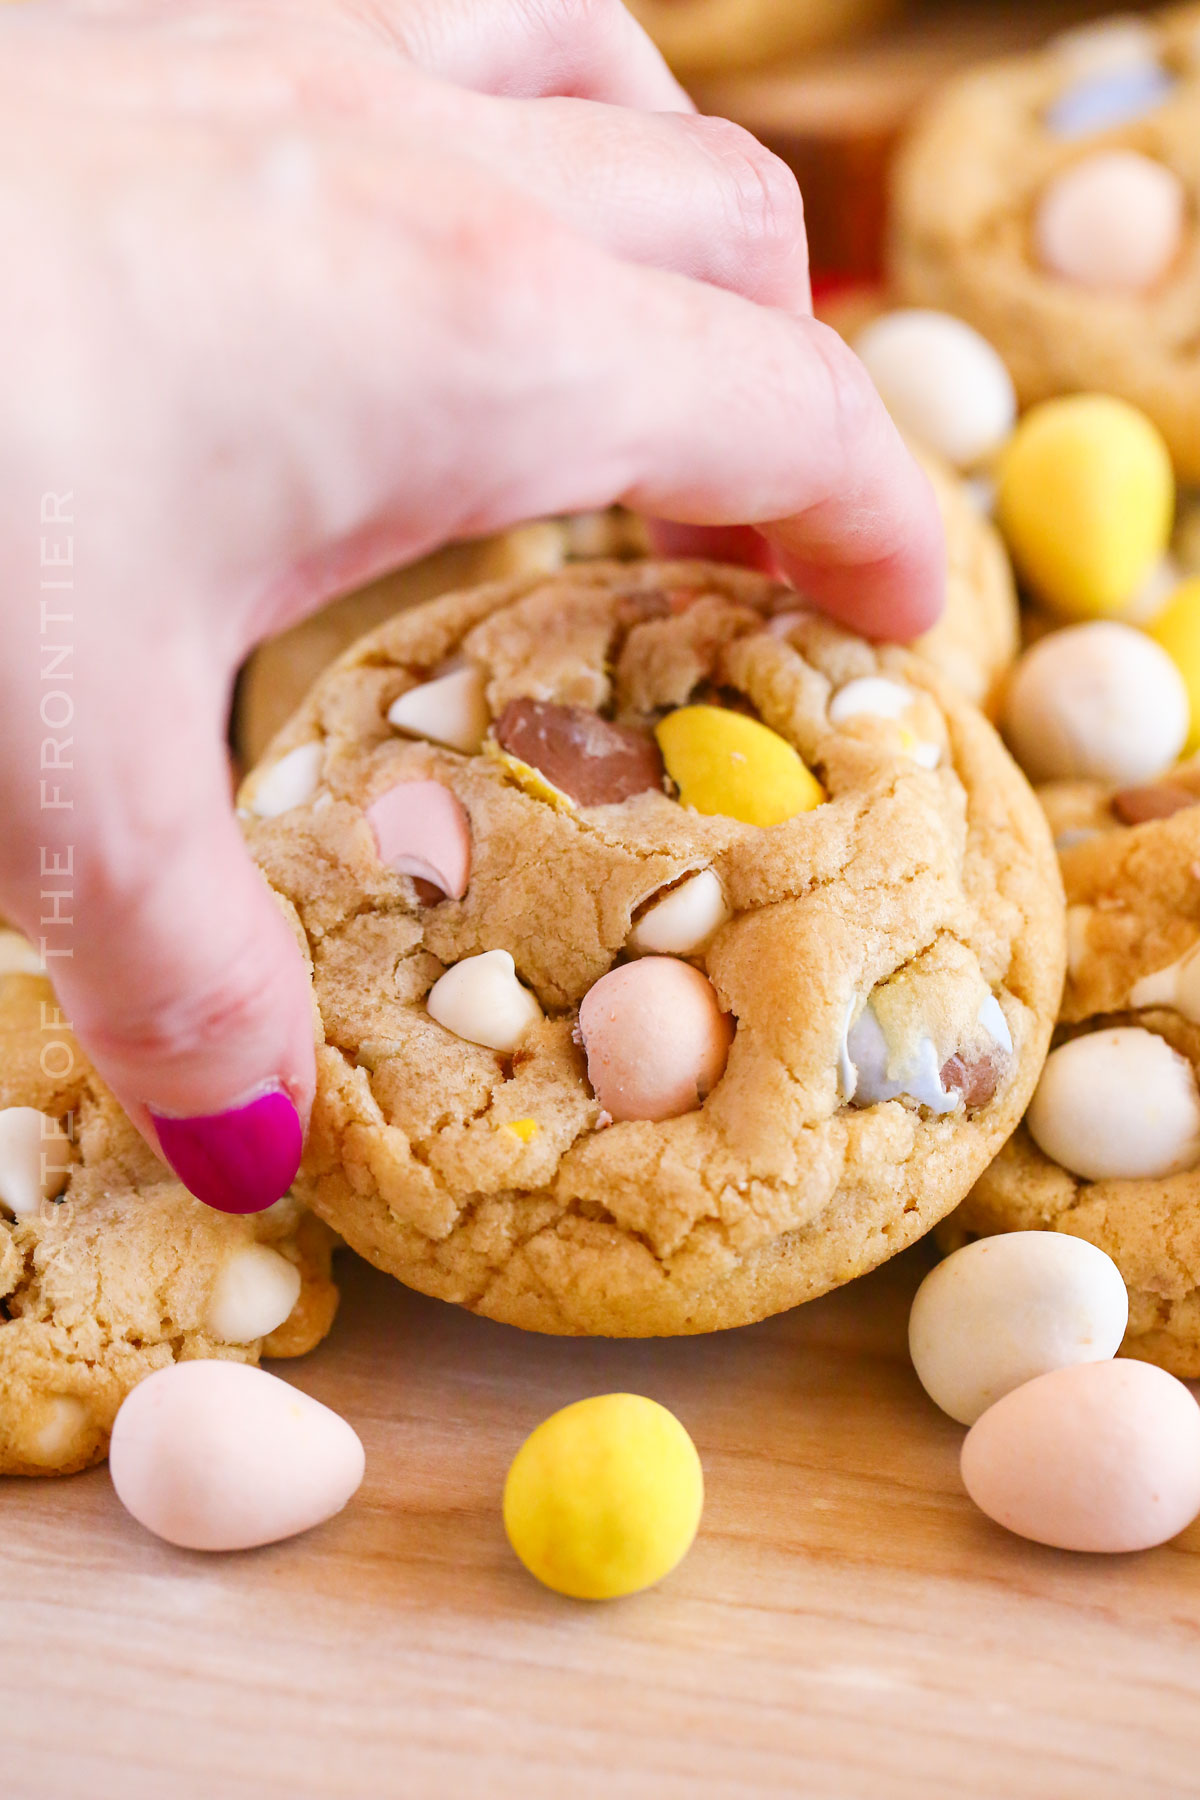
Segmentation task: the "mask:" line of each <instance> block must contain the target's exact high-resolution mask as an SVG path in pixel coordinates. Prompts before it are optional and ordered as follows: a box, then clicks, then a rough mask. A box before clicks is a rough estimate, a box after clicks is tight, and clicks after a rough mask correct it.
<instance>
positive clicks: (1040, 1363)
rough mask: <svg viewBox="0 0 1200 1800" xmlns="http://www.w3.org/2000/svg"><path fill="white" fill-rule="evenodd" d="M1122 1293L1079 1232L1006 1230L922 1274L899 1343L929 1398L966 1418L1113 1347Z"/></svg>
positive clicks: (1121, 1320) (1119, 1331) (1109, 1263)
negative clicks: (1072, 1234)
mask: <svg viewBox="0 0 1200 1800" xmlns="http://www.w3.org/2000/svg"><path fill="white" fill-rule="evenodd" d="M1128 1319H1129V1296H1128V1294H1127V1293H1126V1290H1125V1283H1124V1281H1123V1280H1122V1279H1121V1273H1120V1270H1119V1269H1118V1268H1117V1266H1116V1264H1115V1263H1114V1262H1113V1260H1112V1258H1111V1257H1109V1256H1106V1255H1105V1253H1104V1251H1103V1250H1100V1249H1098V1248H1097V1247H1096V1245H1095V1244H1089V1243H1088V1242H1087V1240H1086V1239H1085V1238H1077V1237H1069V1236H1066V1235H1065V1234H1063V1233H1061V1232H1053V1231H1012V1232H1006V1233H1004V1234H1003V1235H1001V1236H999V1237H988V1238H979V1239H977V1241H976V1242H975V1243H973V1244H964V1245H963V1247H962V1249H961V1250H956V1251H954V1253H953V1255H951V1256H948V1257H947V1258H946V1260H945V1261H944V1262H941V1263H939V1264H938V1266H937V1268H936V1269H932V1270H931V1271H930V1272H929V1274H928V1275H927V1276H926V1277H925V1279H924V1281H923V1282H922V1283H921V1285H920V1287H919V1288H918V1289H917V1293H916V1298H915V1299H914V1300H913V1304H912V1311H911V1313H910V1314H909V1321H908V1348H909V1354H910V1355H911V1357H912V1360H913V1367H914V1368H915V1369H916V1372H917V1378H918V1380H919V1381H920V1383H921V1386H922V1387H923V1388H924V1389H925V1392H926V1393H927V1394H928V1395H929V1397H930V1399H931V1400H933V1401H934V1402H935V1404H936V1405H938V1406H940V1407H941V1409H942V1411H943V1412H945V1413H949V1415H950V1417H951V1418H952V1419H957V1420H958V1421H959V1422H960V1424H963V1425H973V1424H974V1423H975V1421H976V1419H978V1418H979V1417H980V1416H981V1415H982V1414H983V1413H985V1412H986V1411H987V1409H988V1407H989V1406H993V1405H994V1404H995V1402H996V1401H997V1400H1000V1399H1002V1398H1003V1396H1004V1395H1005V1394H1008V1393H1011V1392H1012V1390H1013V1389H1014V1388H1017V1387H1020V1386H1021V1384H1022V1383H1023V1382H1026V1381H1032V1380H1033V1378H1034V1377H1035V1376H1037V1375H1045V1374H1046V1373H1048V1371H1049V1370H1051V1369H1062V1368H1067V1367H1069V1366H1070V1365H1071V1364H1073V1363H1080V1362H1100V1361H1103V1360H1104V1359H1106V1358H1108V1357H1112V1356H1115V1355H1116V1353H1117V1350H1118V1349H1119V1347H1120V1344H1121V1339H1122V1338H1123V1337H1124V1335H1125V1327H1126V1324H1127V1323H1128Z"/></svg>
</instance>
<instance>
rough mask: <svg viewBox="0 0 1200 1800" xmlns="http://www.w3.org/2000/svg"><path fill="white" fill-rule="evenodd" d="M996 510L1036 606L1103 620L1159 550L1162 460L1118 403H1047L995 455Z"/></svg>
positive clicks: (1166, 534) (1158, 446)
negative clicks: (1036, 601)
mask: <svg viewBox="0 0 1200 1800" xmlns="http://www.w3.org/2000/svg"><path fill="white" fill-rule="evenodd" d="M996 506H997V517H998V518H999V520H1000V525H1001V529H1002V530H1003V532H1004V535H1005V537H1006V538H1007V539H1008V544H1009V548H1010V550H1011V551H1012V554H1013V559H1014V561H1015V562H1016V564H1017V567H1018V570H1019V571H1020V573H1021V575H1022V577H1023V578H1024V580H1025V581H1026V583H1027V584H1028V585H1029V587H1030V588H1031V589H1032V590H1033V592H1034V593H1035V594H1036V595H1037V597H1038V599H1040V600H1041V601H1043V602H1044V603H1045V605H1047V606H1050V607H1052V608H1053V609H1054V610H1055V611H1056V612H1059V613H1063V614H1065V615H1066V616H1067V617H1069V618H1075V619H1101V618H1109V617H1111V616H1113V615H1114V614H1118V613H1121V612H1123V611H1124V610H1125V608H1126V607H1128V606H1129V605H1130V603H1131V602H1132V601H1133V600H1134V599H1135V598H1136V596H1137V593H1138V590H1139V588H1140V587H1141V585H1142V583H1143V582H1144V581H1145V580H1146V578H1147V576H1148V575H1149V574H1150V572H1151V570H1152V569H1153V568H1154V565H1155V564H1156V563H1157V562H1158V560H1159V558H1160V557H1161V556H1162V555H1163V553H1164V551H1165V550H1166V548H1167V544H1168V541H1169V539H1170V535H1171V525H1172V521H1173V519H1174V513H1175V477H1174V473H1173V470H1172V468H1171V458H1170V455H1169V453H1168V451H1167V446H1166V444H1165V443H1164V442H1163V439H1162V436H1161V434H1160V433H1159V431H1158V429H1157V428H1156V427H1155V426H1154V425H1153V424H1151V422H1150V420H1149V419H1147V418H1146V417H1145V415H1144V414H1143V413H1140V412H1138V410H1137V409H1136V407H1133V406H1129V405H1127V404H1126V402H1125V401H1123V400H1113V399H1110V398H1109V397H1108V396H1106V395H1103V394H1074V395H1071V396H1069V397H1067V398H1066V399H1062V400H1048V401H1045V402H1044V403H1043V404H1042V405H1041V406H1035V407H1033V408H1032V409H1031V410H1030V411H1029V412H1028V413H1026V415H1025V417H1024V418H1023V419H1022V420H1021V423H1020V424H1019V425H1018V427H1017V429H1016V432H1015V433H1014V434H1013V436H1012V438H1011V439H1010V440H1009V443H1008V445H1007V446H1006V448H1005V450H1004V451H1003V453H1002V455H1001V457H1000V463H999V469H998V489H997V501H996Z"/></svg>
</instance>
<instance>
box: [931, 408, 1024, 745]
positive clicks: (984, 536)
mask: <svg viewBox="0 0 1200 1800" xmlns="http://www.w3.org/2000/svg"><path fill="white" fill-rule="evenodd" d="M910 448H911V449H912V451H913V454H914V455H915V457H916V459H917V461H918V462H919V463H920V465H921V467H922V468H923V469H924V471H925V473H926V474H927V475H928V477H929V479H930V481H931V482H932V484H933V491H934V494H935V495H936V497H937V503H938V507H939V510H940V511H941V515H942V524H943V526H944V527H945V531H946V559H947V560H946V607H945V611H944V612H943V613H942V616H941V618H940V619H939V620H938V622H937V624H936V625H935V626H934V627H933V629H932V630H931V631H927V632H926V633H925V634H924V636H923V637H919V638H918V639H917V641H916V643H915V644H913V645H912V648H913V650H915V651H916V652H917V653H918V654H919V655H921V656H923V657H925V658H926V660H927V661H928V662H930V663H931V664H932V665H933V667H934V668H935V669H936V670H937V671H938V673H939V674H940V675H942V676H943V677H944V678H945V679H946V680H947V681H949V682H951V683H952V684H953V685H954V687H956V688H957V689H958V691H959V692H960V693H961V694H965V695H966V697H967V699H968V700H970V701H972V702H973V703H974V704H975V705H976V706H980V707H982V708H983V709H984V711H985V712H988V713H993V712H994V711H995V708H996V705H997V703H998V701H999V697H1000V690H1001V687H1002V685H1003V681H1004V677H1005V675H1006V674H1007V673H1008V670H1009V667H1010V665H1011V663H1012V660H1013V658H1014V657H1015V656H1016V654H1017V650H1018V648H1019V645H1020V615H1019V612H1018V607H1017V595H1016V587H1015V584H1014V582H1013V574H1012V565H1011V563H1010V562H1009V560H1008V552H1007V551H1006V550H1005V548H1004V545H1003V543H1002V541H1001V538H1000V534H999V533H998V532H997V530H996V528H995V526H994V525H993V524H992V522H991V520H990V519H989V518H987V517H986V516H985V515H984V513H983V512H982V511H981V509H980V506H979V503H978V501H977V499H976V498H975V497H974V495H973V494H972V492H971V490H970V488H968V486H967V484H966V483H965V482H964V481H961V480H960V479H959V477H958V476H957V475H956V474H954V472H953V471H952V470H951V469H949V468H948V467H947V466H946V464H945V463H943V462H941V461H940V460H939V459H938V458H937V457H935V456H934V455H933V454H932V452H930V451H928V450H925V449H924V448H922V447H921V446H919V445H916V444H911V445H910Z"/></svg>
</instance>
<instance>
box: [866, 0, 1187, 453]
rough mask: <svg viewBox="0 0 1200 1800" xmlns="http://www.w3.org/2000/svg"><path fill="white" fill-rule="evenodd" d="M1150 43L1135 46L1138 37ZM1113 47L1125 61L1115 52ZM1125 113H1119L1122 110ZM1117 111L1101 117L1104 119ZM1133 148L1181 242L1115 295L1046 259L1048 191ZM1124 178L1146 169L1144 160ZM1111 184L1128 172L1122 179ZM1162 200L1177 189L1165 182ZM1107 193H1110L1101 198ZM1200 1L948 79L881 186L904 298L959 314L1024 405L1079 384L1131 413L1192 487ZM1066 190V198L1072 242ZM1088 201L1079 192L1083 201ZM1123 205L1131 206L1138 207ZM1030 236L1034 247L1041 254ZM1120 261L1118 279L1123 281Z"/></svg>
mask: <svg viewBox="0 0 1200 1800" xmlns="http://www.w3.org/2000/svg"><path fill="white" fill-rule="evenodd" d="M1142 38H1145V39H1146V40H1148V41H1147V42H1142V43H1141V47H1140V49H1139V40H1141V39H1142ZM1122 56H1124V59H1125V60H1124V62H1123V61H1122ZM1122 114H1124V115H1125V116H1124V118H1122V116H1121V115H1122ZM1109 121H1112V122H1109ZM1114 150H1119V151H1128V152H1134V153H1136V155H1137V157H1139V158H1142V159H1146V160H1147V161H1148V163H1149V164H1150V165H1151V169H1150V171H1149V182H1150V190H1151V191H1150V201H1151V202H1152V203H1156V202H1155V188H1154V170H1155V169H1159V170H1167V171H1171V172H1173V174H1174V176H1175V177H1177V178H1178V183H1180V184H1182V190H1183V195H1184V202H1185V215H1186V216H1185V219H1184V228H1183V235H1182V243H1181V247H1180V248H1179V249H1178V252H1177V253H1176V254H1175V255H1174V256H1173V258H1172V259H1171V260H1170V261H1169V264H1168V265H1167V266H1165V268H1164V270H1163V272H1162V273H1161V275H1158V276H1155V277H1154V278H1153V279H1149V280H1148V281H1147V283H1146V285H1144V286H1143V287H1142V288H1138V289H1128V290H1125V291H1122V289H1121V288H1120V287H1119V286H1115V285H1113V284H1112V283H1111V282H1109V283H1107V284H1106V283H1105V282H1104V280H1103V279H1100V278H1099V275H1098V272H1096V271H1094V272H1093V274H1092V275H1090V276H1089V281H1093V280H1096V279H1099V285H1084V284H1082V283H1081V280H1080V279H1079V278H1078V275H1079V271H1076V272H1075V273H1073V274H1072V275H1071V277H1070V278H1068V277H1067V276H1065V275H1064V274H1063V273H1062V272H1061V271H1059V272H1055V270H1054V269H1053V268H1052V267H1049V266H1047V261H1046V254H1045V250H1044V243H1045V237H1044V233H1046V232H1047V230H1055V234H1056V235H1061V213H1062V193H1063V190H1062V188H1061V186H1060V187H1059V188H1058V189H1057V191H1056V196H1055V211H1056V213H1058V215H1059V216H1060V225H1059V227H1057V228H1054V227H1048V226H1047V220H1048V218H1049V214H1048V213H1047V211H1046V210H1045V208H1046V203H1047V196H1048V194H1049V193H1050V191H1051V187H1052V184H1055V183H1057V182H1058V181H1059V178H1060V177H1062V176H1063V175H1064V174H1065V173H1066V172H1067V171H1075V170H1076V166H1077V165H1078V167H1079V168H1082V167H1083V165H1084V164H1085V163H1088V164H1089V165H1090V166H1091V167H1092V168H1093V169H1094V167H1095V165H1094V162H1091V159H1094V158H1095V157H1096V156H1097V155H1102V154H1106V153H1108V152H1111V151H1114ZM1133 172H1134V176H1135V178H1136V177H1139V172H1140V177H1141V178H1145V177H1146V176H1147V169H1146V166H1145V163H1138V164H1137V165H1136V167H1135V168H1134V171H1133ZM1122 179H1123V178H1122ZM1165 185H1166V187H1167V190H1168V202H1167V204H1169V194H1170V192H1171V191H1172V189H1173V187H1174V185H1175V184H1172V183H1171V182H1170V180H1169V178H1167V180H1166V182H1165ZM1114 191H1115V190H1114ZM1198 202H1200V7H1197V6H1194V5H1193V6H1187V7H1184V8H1181V9H1179V10H1176V11H1171V12H1167V13H1164V14H1160V15H1158V16H1157V17H1155V18H1152V19H1151V20H1149V21H1147V22H1146V23H1145V24H1143V25H1140V26H1139V25H1138V24H1136V23H1135V25H1134V27H1133V29H1132V32H1130V31H1129V28H1126V45H1125V49H1124V51H1123V52H1122V51H1121V50H1120V49H1119V48H1117V47H1116V39H1115V38H1112V37H1111V28H1110V44H1109V47H1108V49H1107V50H1106V49H1105V48H1104V47H1103V45H1101V47H1100V48H1099V49H1097V46H1096V42H1095V40H1093V41H1092V43H1091V46H1090V48H1089V45H1088V40H1081V39H1079V38H1078V37H1076V36H1069V37H1067V38H1065V39H1062V40H1056V41H1055V42H1054V43H1051V44H1050V45H1048V46H1047V47H1046V48H1045V49H1044V50H1043V51H1041V52H1038V53H1035V54H1033V55H1028V56H1022V57H1016V58H1011V59H1008V60H1006V61H1003V62H996V63H990V64H986V65H984V66H982V67H979V68H976V69H974V70H972V71H970V72H969V73H968V74H965V75H962V76H960V77H958V78H956V79H955V80H953V81H951V82H950V83H949V84H948V85H947V86H946V87H945V88H944V89H942V90H941V92H940V93H939V94H938V96H937V97H936V98H935V99H934V101H933V102H932V104H931V105H930V106H929V108H928V109H927V111H926V112H925V113H924V115H923V117H922V118H921V120H920V122H919V124H918V126H917V128H916V130H915V132H914V133H913V135H912V137H911V139H910V141H909V142H908V144H907V145H906V147H905V149H904V150H903V152H902V154H901V156H900V158H899V160H898V163H897V166H896V169H895V173H894V178H893V194H892V218H891V226H890V249H889V265H890V274H891V278H892V281H893V284H894V286H895V288H896V291H897V293H898V294H899V295H900V297H901V298H902V299H903V300H905V301H906V302H908V303H910V304H915V305H921V306H932V307H938V308H941V309H942V310H944V311H947V312H951V313H957V314H958V315H959V316H960V317H961V318H963V319H966V320H967V321H968V322H969V323H970V324H972V325H974V326H975V327H976V328H977V329H978V330H979V331H981V332H982V333H983V335H984V336H985V337H986V338H988V339H989V341H990V342H991V343H993V344H994V345H995V346H996V348H997V349H998V350H999V351H1000V353H1001V355H1002V356H1003V357H1004V359H1005V362H1006V363H1007V364H1008V366H1009V369H1010V371H1011V373H1012V375H1013V378H1014V380H1015V382H1016V385H1017V389H1018V392H1019V394H1020V396H1021V400H1022V402H1023V403H1024V404H1026V405H1029V404H1032V403H1033V402H1034V401H1038V400H1044V399H1047V398H1049V397H1051V396H1054V395H1058V394H1065V393H1071V392H1075V391H1078V390H1095V391H1097V392H1102V393H1107V394H1116V395H1119V396H1121V397H1122V398H1124V399H1126V400H1129V401H1132V402H1133V403H1134V404H1135V405H1137V406H1140V407H1141V408H1142V409H1143V411H1145V412H1146V413H1148V414H1149V416H1150V417H1151V418H1152V419H1153V420H1154V421H1155V422H1156V424H1157V425H1158V426H1159V427H1160V429H1161V430H1162V432H1163V434H1164V436H1165V437H1166V439H1167V441H1168V443H1169V445H1170V447H1171V451H1172V454H1173V456H1174V458H1175V461H1176V464H1177V466H1178V468H1179V470H1180V472H1181V473H1182V474H1183V475H1184V476H1185V477H1186V478H1188V479H1191V480H1196V479H1200V362H1198V361H1197V358H1196V355H1195V332H1196V318H1197V312H1198V309H1200V238H1198V237H1197V234H1196V217H1195V215H1196V207H1197V203H1198ZM1079 204H1080V203H1079V201H1078V192H1077V194H1076V199H1075V200H1073V201H1072V202H1071V206H1072V211H1073V214H1074V221H1073V225H1072V227H1071V229H1072V232H1073V233H1074V235H1075V236H1076V237H1078V236H1079V235H1080V234H1081V233H1082V235H1083V237H1084V239H1085V240H1086V237H1087V234H1086V232H1085V231H1083V224H1082V223H1081V219H1082V214H1081V213H1080V212H1079ZM1082 204H1083V205H1086V204H1088V202H1086V201H1085V202H1082ZM1135 210H1136V208H1135ZM1039 243H1041V244H1042V245H1043V248H1042V249H1041V250H1039ZM1119 273H1120V271H1118V276H1119Z"/></svg>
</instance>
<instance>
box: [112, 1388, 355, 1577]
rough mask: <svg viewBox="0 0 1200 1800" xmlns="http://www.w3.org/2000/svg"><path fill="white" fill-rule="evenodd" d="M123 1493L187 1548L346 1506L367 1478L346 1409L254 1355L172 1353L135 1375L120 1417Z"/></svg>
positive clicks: (115, 1475) (313, 1521)
mask: <svg viewBox="0 0 1200 1800" xmlns="http://www.w3.org/2000/svg"><path fill="white" fill-rule="evenodd" d="M108 1466H109V1473H110V1474H111V1476H112V1483H113V1486H114V1488H115V1489H116V1490H117V1497H118V1499H119V1500H120V1501H121V1504H122V1505H123V1506H124V1507H125V1508H126V1510H127V1511H128V1512H130V1513H132V1515H133V1517H134V1518H135V1519H136V1520H137V1521H138V1523H139V1524H140V1525H144V1526H145V1527H146V1530H147V1531H152V1532H154V1533H155V1535H156V1536H157V1537H161V1538H165V1539H166V1541H167V1542H168V1543H169V1544H179V1545H180V1546H181V1547H182V1548H183V1549H185V1550H249V1549H251V1548H253V1546H254V1545H256V1544H273V1543H275V1542H276V1541H277V1540H278V1539H280V1538H288V1537H294V1536H295V1535H296V1533H297V1532H301V1531H308V1530H310V1529H311V1527H312V1526H314V1525H319V1524H320V1523H321V1522H322V1520H324V1519H329V1518H332V1516H333V1514H334V1513H337V1512H340V1511H341V1510H342V1508H343V1506H345V1504H346V1502H347V1501H348V1500H349V1499H350V1497H351V1495H352V1494H354V1493H355V1492H356V1491H357V1489H358V1487H359V1484H360V1483H361V1481H362V1478H363V1447H362V1444H361V1443H360V1441H359V1439H358V1436H357V1434H356V1433H355V1432H354V1431H353V1430H352V1429H351V1427H350V1426H349V1425H347V1423H346V1421H345V1419H343V1418H341V1417H340V1416H339V1414H337V1413H335V1412H332V1411H331V1410H330V1409H329V1407H327V1406H322V1405H321V1403H320V1401H318V1400H312V1399H310V1398H309V1396H308V1395H307V1394H305V1393H301V1391H300V1389H299V1388H294V1387H291V1386H290V1385H289V1384H288V1383H287V1382H286V1381H280V1380H279V1379H278V1377H277V1376H274V1375H268V1374H267V1372H266V1370H265V1369H256V1368H252V1367H251V1366H250V1365H249V1364H247V1363H236V1362H220V1361H196V1362H184V1363H172V1364H171V1365H170V1367H169V1368H165V1369H159V1370H158V1371H157V1372H156V1373H155V1374H153V1375H150V1376H148V1377H147V1378H146V1380H145V1381H143V1382H141V1383H139V1385H138V1386H137V1387H135V1388H134V1389H133V1391H132V1393H131V1394H129V1395H128V1396H127V1398H126V1400H125V1402H124V1404H123V1405H122V1407H121V1410H120V1412H119V1413H118V1414H117V1420H116V1424H115V1425H114V1426H113V1434H112V1445H111V1447H110V1449H109V1457H108Z"/></svg>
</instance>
